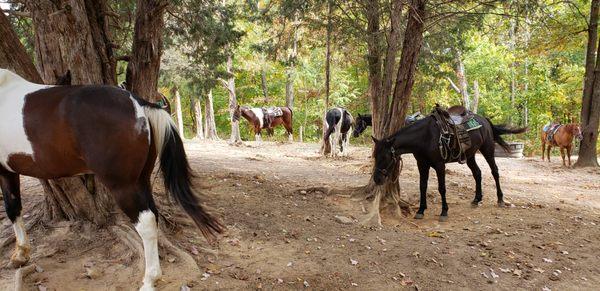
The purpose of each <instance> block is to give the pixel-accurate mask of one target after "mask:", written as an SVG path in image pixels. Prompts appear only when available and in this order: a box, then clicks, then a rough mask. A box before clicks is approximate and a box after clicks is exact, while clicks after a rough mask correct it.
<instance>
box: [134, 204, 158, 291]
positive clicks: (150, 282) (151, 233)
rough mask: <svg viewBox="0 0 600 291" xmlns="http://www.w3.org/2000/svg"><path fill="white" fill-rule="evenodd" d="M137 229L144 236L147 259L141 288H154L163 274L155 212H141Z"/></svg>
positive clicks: (145, 257) (145, 256)
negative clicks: (159, 256)
mask: <svg viewBox="0 0 600 291" xmlns="http://www.w3.org/2000/svg"><path fill="white" fill-rule="evenodd" d="M135 230H137V232H138V234H139V235H140V237H141V238H142V243H143V245H144V260H145V261H146V270H145V272H144V281H143V285H142V288H140V290H154V282H155V281H156V280H157V279H158V278H160V276H161V275H162V271H161V270H160V261H159V259H158V227H157V225H156V217H155V216H154V213H153V212H152V211H150V210H144V211H142V212H140V215H139V216H138V223H137V224H136V225H135Z"/></svg>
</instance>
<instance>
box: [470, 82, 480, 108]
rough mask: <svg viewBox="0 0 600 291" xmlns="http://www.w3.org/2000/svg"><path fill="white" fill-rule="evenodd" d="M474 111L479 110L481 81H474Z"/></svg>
mask: <svg viewBox="0 0 600 291" xmlns="http://www.w3.org/2000/svg"><path fill="white" fill-rule="evenodd" d="M471 110H472V111H473V113H477V110H479V82H477V80H475V81H473V109H471Z"/></svg>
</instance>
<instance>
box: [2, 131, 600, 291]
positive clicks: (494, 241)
mask: <svg viewBox="0 0 600 291" xmlns="http://www.w3.org/2000/svg"><path fill="white" fill-rule="evenodd" d="M186 148H187V152H188V155H189V157H190V161H191V165H192V168H193V169H194V170H195V171H196V172H197V173H198V179H197V182H198V183H199V184H202V185H203V190H202V191H203V193H204V196H205V197H204V200H206V201H207V204H208V205H209V206H211V207H212V208H213V209H214V212H215V213H216V214H217V215H218V216H219V217H221V218H222V220H223V221H224V223H225V224H226V225H227V226H228V229H229V231H228V233H227V234H226V235H225V236H223V237H222V240H221V242H220V243H219V245H218V246H214V247H210V246H208V245H206V243H205V242H204V240H203V239H201V238H199V237H198V234H197V233H196V232H195V230H194V229H193V228H192V227H186V228H185V229H184V230H183V231H181V232H180V233H178V234H176V236H175V237H174V238H173V240H174V242H175V243H176V244H177V245H179V246H181V247H182V248H183V249H185V250H187V251H189V252H190V254H191V255H192V256H193V257H194V258H195V259H196V261H197V263H198V267H180V266H179V265H178V262H177V261H173V262H171V260H172V259H171V258H170V256H169V254H166V255H165V254H161V256H162V264H163V268H164V273H165V276H164V281H163V282H160V284H159V289H164V290H177V289H179V286H181V285H182V284H186V283H187V284H189V285H193V287H192V289H198V290H204V289H228V290H229V289H257V288H263V289H302V288H308V289H317V290H323V289H327V290H339V289H348V288H353V289H357V290H365V289H366V290H388V289H398V288H407V289H408V290H410V289H414V288H415V286H418V289H419V290H440V289H449V290H456V289H477V290H482V289H489V290H492V289H494V290H495V289H527V290H542V289H543V288H545V287H547V288H549V289H552V290H565V289H567V290H571V289H578V290H582V289H589V290H593V289H596V287H597V286H598V284H600V265H599V264H598V263H597V262H598V260H599V259H600V244H598V241H599V240H600V215H599V213H600V191H599V190H600V171H598V170H580V169H567V168H563V167H562V166H560V165H559V164H558V159H556V158H555V159H554V162H553V163H552V164H550V165H548V164H547V163H546V162H541V161H538V160H536V159H518V160H515V159H501V158H500V159H497V162H498V166H499V168H500V175H501V182H502V185H503V189H504V192H505V197H506V200H507V201H510V202H511V203H512V204H513V205H514V206H513V207H509V208H502V209H500V208H497V207H496V206H495V188H494V183H493V179H492V177H491V175H490V173H489V168H488V167H487V165H486V164H485V161H484V160H483V159H482V158H478V163H479V165H480V167H481V169H482V172H483V180H484V186H483V189H484V203H483V205H482V206H481V207H479V208H471V207H470V201H471V199H472V198H473V195H474V180H473V178H472V177H471V175H470V171H469V169H468V168H467V167H466V166H465V165H457V164H452V165H449V166H448V170H447V171H448V174H447V185H448V199H449V205H450V212H449V215H450V219H449V221H448V222H445V223H439V222H438V221H437V214H438V213H439V211H440V205H439V194H438V193H437V189H436V188H437V187H436V184H437V183H436V182H435V175H434V174H433V172H432V173H431V179H430V183H429V184H430V187H429V191H428V203H429V209H428V210H427V211H426V214H425V219H424V220H420V221H416V220H413V219H412V218H406V219H400V220H396V219H389V218H388V219H386V218H384V226H383V227H381V228H373V227H364V226H361V225H360V224H359V223H357V222H352V223H349V224H342V223H340V222H338V221H337V220H336V219H335V218H334V216H335V215H341V216H346V217H350V218H359V217H360V216H361V215H362V213H363V210H362V208H363V207H361V204H360V203H358V202H353V201H350V200H349V199H346V198H343V197H337V196H327V195H325V194H324V193H320V192H310V191H309V192H307V193H304V192H302V190H303V189H307V188H311V187H321V186H324V187H335V188H346V187H353V186H360V185H364V184H366V182H367V181H368V178H369V174H368V172H369V171H370V167H369V163H370V161H369V154H370V151H369V149H368V148H361V147H352V148H351V152H350V156H349V157H345V158H339V159H325V158H323V157H320V156H319V155H318V153H317V151H318V145H316V144H299V143H292V144H280V143H269V142H265V143H263V144H261V145H256V144H254V143H252V142H250V143H248V146H244V147H230V146H228V145H226V143H224V142H188V143H187V145H186ZM400 182H401V183H402V184H401V185H402V191H403V193H404V194H405V195H407V196H408V197H414V196H415V195H416V193H417V192H418V172H417V171H416V165H415V161H414V159H413V158H412V157H411V156H409V155H407V156H406V157H405V158H404V169H403V172H402V174H401V178H400ZM24 183H25V185H26V186H25V187H24V188H25V190H24V192H25V193H24V196H25V197H26V198H25V199H40V196H39V194H38V195H35V193H36V192H37V193H39V188H38V187H36V186H35V181H34V180H30V179H25V180H24ZM159 191H161V190H160V189H159ZM365 206H366V205H365ZM2 223H3V225H5V226H7V221H6V219H3V220H2ZM58 230H60V231H58ZM75 230H76V231H78V230H79V229H75ZM81 232H82V233H85V229H84V231H81ZM48 233H50V234H51V235H49V236H46V235H48ZM101 235H102V236H103V239H104V240H98V241H110V239H109V238H106V237H105V236H107V235H108V234H107V233H103V232H101ZM63 236H66V237H67V239H66V242H65V241H64V239H65V238H64V237H63ZM79 237H83V238H82V239H79V240H76V239H75V238H74V237H72V236H69V235H67V234H66V230H64V229H62V228H61V227H60V225H58V226H56V227H55V229H52V230H44V231H41V230H37V231H36V232H34V233H33V234H32V238H33V240H34V243H33V244H34V247H36V251H34V256H35V254H38V257H39V258H38V259H37V260H36V263H38V265H40V266H41V267H42V268H43V269H44V272H41V273H38V274H34V275H33V276H32V277H31V278H29V279H28V282H27V283H28V284H29V285H30V287H32V288H34V287H35V286H36V285H35V284H36V283H38V285H42V286H44V287H47V288H48V289H49V290H82V289H84V290H130V289H132V288H135V287H136V286H139V281H140V280H141V273H139V272H138V271H139V270H138V269H139V267H138V265H137V263H135V262H127V261H123V260H120V259H119V256H118V252H119V251H122V250H121V248H119V247H118V246H106V245H99V244H94V243H93V242H94V238H93V237H91V238H88V239H87V241H86V239H85V237H84V235H80V236H79ZM61 238H62V239H63V240H61ZM80 240H83V241H84V242H83V243H82V242H79V241H80ZM44 248H46V249H44ZM203 248H212V249H214V250H215V251H216V253H213V252H212V251H208V250H203ZM48 249H51V250H55V253H54V254H53V255H51V256H47V253H48ZM56 249H57V250H58V251H56ZM40 253H41V254H43V255H39V254H40ZM8 256H9V251H5V252H4V253H3V258H4V261H8ZM90 262H92V263H93V264H94V266H95V268H98V269H99V270H100V271H101V272H100V274H99V275H98V276H97V277H96V278H94V279H88V278H86V277H85V276H82V275H81V273H82V272H84V270H85V266H84V265H86V264H90ZM12 274H14V271H13V270H11V269H8V268H6V267H5V268H3V269H2V270H1V271H0V289H3V288H2V287H4V286H9V283H10V282H11V280H12V277H11V276H12ZM36 288H37V287H36ZM33 290H37V289H33Z"/></svg>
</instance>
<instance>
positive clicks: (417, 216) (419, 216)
mask: <svg viewBox="0 0 600 291" xmlns="http://www.w3.org/2000/svg"><path fill="white" fill-rule="evenodd" d="M423 217H425V214H423V213H417V214H415V219H423Z"/></svg>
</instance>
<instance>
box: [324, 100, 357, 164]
mask: <svg viewBox="0 0 600 291" xmlns="http://www.w3.org/2000/svg"><path fill="white" fill-rule="evenodd" d="M353 124H354V118H353V117H352V114H350V112H349V111H348V110H346V109H345V108H342V107H334V108H331V109H329V110H328V111H327V113H326V114H325V122H324V130H325V133H324V134H323V144H322V147H321V150H322V153H323V154H324V155H328V154H331V155H332V156H337V155H338V145H339V151H340V155H345V154H346V152H347V150H348V147H349V146H350V135H349V131H350V130H351V129H352V125H353Z"/></svg>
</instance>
